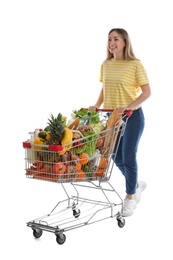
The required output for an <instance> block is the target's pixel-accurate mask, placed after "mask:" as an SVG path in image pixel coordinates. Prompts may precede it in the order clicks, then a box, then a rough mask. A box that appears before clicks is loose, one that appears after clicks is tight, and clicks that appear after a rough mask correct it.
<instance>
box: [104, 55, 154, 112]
mask: <svg viewBox="0 0 173 260" xmlns="http://www.w3.org/2000/svg"><path fill="white" fill-rule="evenodd" d="M100 81H101V82H102V83H103V95H104V104H103V107H104V108H108V109H113V108H117V107H126V106H128V105H129V104H130V103H131V102H133V101H134V100H135V99H136V98H137V97H138V95H139V93H140V91H141V88H140V86H142V85H145V84H149V81H148V78H147V73H146V71H145V69H144V67H143V65H142V64H141V62H140V61H139V60H132V61H127V60H116V59H114V58H112V59H110V60H105V61H104V62H103V63H102V66H101V71H100ZM136 109H137V108H136Z"/></svg>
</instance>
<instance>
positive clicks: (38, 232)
mask: <svg viewBox="0 0 173 260" xmlns="http://www.w3.org/2000/svg"><path fill="white" fill-rule="evenodd" d="M42 234H43V230H41V229H39V228H37V229H33V236H34V237H35V238H39V237H41V235H42Z"/></svg>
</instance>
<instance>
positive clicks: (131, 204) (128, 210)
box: [122, 199, 136, 217]
mask: <svg viewBox="0 0 173 260" xmlns="http://www.w3.org/2000/svg"><path fill="white" fill-rule="evenodd" d="M135 209H136V200H135V199H125V200H124V204H123V212H122V216H123V217H129V216H131V215H132V214H133V211H134V210H135Z"/></svg>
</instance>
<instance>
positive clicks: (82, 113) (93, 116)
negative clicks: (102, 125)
mask: <svg viewBox="0 0 173 260" xmlns="http://www.w3.org/2000/svg"><path fill="white" fill-rule="evenodd" d="M74 114H75V116H76V117H79V118H80V120H81V124H87V125H91V124H97V123H99V122H100V117H99V114H98V113H97V112H96V111H89V110H88V109H85V108H82V109H80V110H78V111H74Z"/></svg>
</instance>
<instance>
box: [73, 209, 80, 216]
mask: <svg viewBox="0 0 173 260" xmlns="http://www.w3.org/2000/svg"><path fill="white" fill-rule="evenodd" d="M73 216H74V217H75V218H78V217H79V216H80V209H74V210H73Z"/></svg>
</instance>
